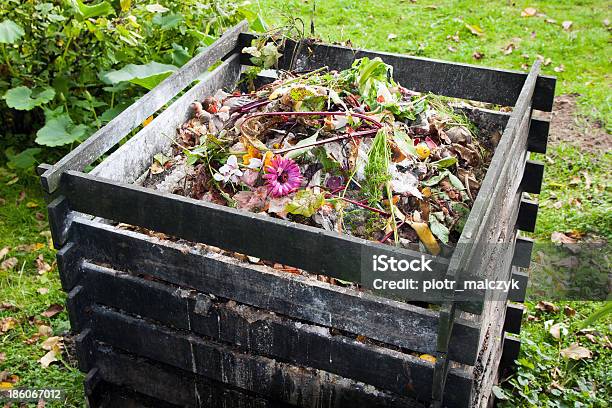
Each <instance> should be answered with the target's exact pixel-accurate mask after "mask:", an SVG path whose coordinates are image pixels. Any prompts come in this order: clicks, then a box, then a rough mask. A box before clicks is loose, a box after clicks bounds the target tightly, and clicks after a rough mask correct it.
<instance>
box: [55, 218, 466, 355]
mask: <svg viewBox="0 0 612 408" xmlns="http://www.w3.org/2000/svg"><path fill="white" fill-rule="evenodd" d="M72 228H74V229H75V231H74V234H75V237H77V238H75V239H77V240H78V242H79V249H80V251H82V252H81V256H82V257H83V258H85V259H87V260H90V262H92V263H98V264H108V265H113V268H115V269H118V270H121V271H124V272H130V273H133V274H147V275H151V276H154V277H156V278H158V279H161V280H163V281H166V282H171V283H173V284H175V285H178V286H182V287H185V288H194V289H197V290H199V291H201V292H205V293H212V294H214V295H215V296H220V297H223V298H226V299H233V300H235V301H237V302H239V303H244V304H247V305H251V306H254V307H257V308H261V309H266V310H270V311H273V312H276V313H279V314H281V315H285V316H289V317H292V318H296V319H300V320H303V321H305V322H310V323H313V324H317V325H322V326H325V327H335V328H338V329H341V330H345V331H347V332H349V333H354V334H357V335H358V334H361V335H364V336H366V337H370V338H372V339H375V340H378V341H381V342H383V343H387V344H393V345H396V346H400V347H404V348H407V349H410V350H417V351H421V352H423V353H430V352H432V351H433V350H435V336H434V334H435V333H436V331H437V324H438V315H437V313H436V312H435V311H432V310H428V309H424V308H421V307H418V306H413V305H410V304H406V303H402V302H398V301H393V300H389V299H385V298H382V297H379V296H375V295H371V294H368V293H365V292H358V291H355V290H353V289H350V288H343V287H340V286H337V285H330V284H327V283H324V282H321V281H318V280H314V279H311V278H308V277H304V276H301V275H295V274H289V273H285V272H281V271H277V270H274V269H272V268H269V267H264V266H260V265H251V264H248V263H239V262H237V261H236V260H235V259H234V258H231V257H225V256H221V255H220V254H213V256H211V255H202V254H201V253H200V252H199V251H198V250H197V249H194V248H193V247H191V246H188V245H177V244H173V243H171V242H168V241H160V240H157V239H155V238H151V237H148V236H145V235H142V234H137V233H133V232H129V231H122V230H117V229H115V228H113V227H110V226H107V225H104V224H101V223H95V222H92V221H88V220H83V221H81V220H79V221H77V220H75V221H74V222H73V224H72ZM62 273H64V272H62ZM457 334H458V342H457V344H456V346H454V347H453V348H451V350H450V356H451V358H452V359H454V360H455V361H458V362H461V363H464V364H470V363H473V361H474V360H475V358H476V352H477V350H476V346H477V344H476V343H477V336H478V328H477V325H476V324H474V323H470V322H467V321H464V320H461V319H460V320H459V321H458V322H457Z"/></svg>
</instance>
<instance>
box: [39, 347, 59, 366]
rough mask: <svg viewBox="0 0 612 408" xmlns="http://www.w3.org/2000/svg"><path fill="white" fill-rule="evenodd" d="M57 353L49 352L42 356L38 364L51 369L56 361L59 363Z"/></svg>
mask: <svg viewBox="0 0 612 408" xmlns="http://www.w3.org/2000/svg"><path fill="white" fill-rule="evenodd" d="M56 356H57V353H56V352H55V350H51V351H48V352H47V354H45V355H44V356H42V357H41V358H40V359H39V360H38V362H39V363H40V365H41V366H42V367H43V368H47V367H49V365H50V364H51V363H53V362H55V361H57V357H56Z"/></svg>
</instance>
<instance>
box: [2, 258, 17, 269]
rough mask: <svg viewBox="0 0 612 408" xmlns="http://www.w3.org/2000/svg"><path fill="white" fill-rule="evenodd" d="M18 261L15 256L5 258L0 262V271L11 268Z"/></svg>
mask: <svg viewBox="0 0 612 408" xmlns="http://www.w3.org/2000/svg"><path fill="white" fill-rule="evenodd" d="M18 262H19V261H17V258H15V257H12V258H8V259H5V260H4V261H2V263H1V264H0V271H8V270H9V269H13V268H14V267H16V266H17V263H18Z"/></svg>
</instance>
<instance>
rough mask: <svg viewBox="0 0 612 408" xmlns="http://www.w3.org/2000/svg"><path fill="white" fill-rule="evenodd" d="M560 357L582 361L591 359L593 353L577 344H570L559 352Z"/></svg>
mask: <svg viewBox="0 0 612 408" xmlns="http://www.w3.org/2000/svg"><path fill="white" fill-rule="evenodd" d="M561 356H562V357H563V358H568V359H572V360H582V359H585V358H591V357H593V353H591V350H589V349H587V348H585V347H582V346H581V345H580V344H578V343H572V344H571V345H570V346H569V347H568V348H566V349H563V350H561Z"/></svg>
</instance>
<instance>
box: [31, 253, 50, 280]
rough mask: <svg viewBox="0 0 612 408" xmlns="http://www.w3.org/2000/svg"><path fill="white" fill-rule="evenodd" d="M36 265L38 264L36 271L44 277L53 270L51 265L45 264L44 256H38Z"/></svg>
mask: <svg viewBox="0 0 612 408" xmlns="http://www.w3.org/2000/svg"><path fill="white" fill-rule="evenodd" d="M34 263H35V264H36V269H37V270H38V274H39V275H43V274H45V273H47V272H49V271H50V270H51V265H49V264H48V263H47V262H45V259H44V257H43V254H40V255H38V257H37V258H36V260H35V261H34Z"/></svg>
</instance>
